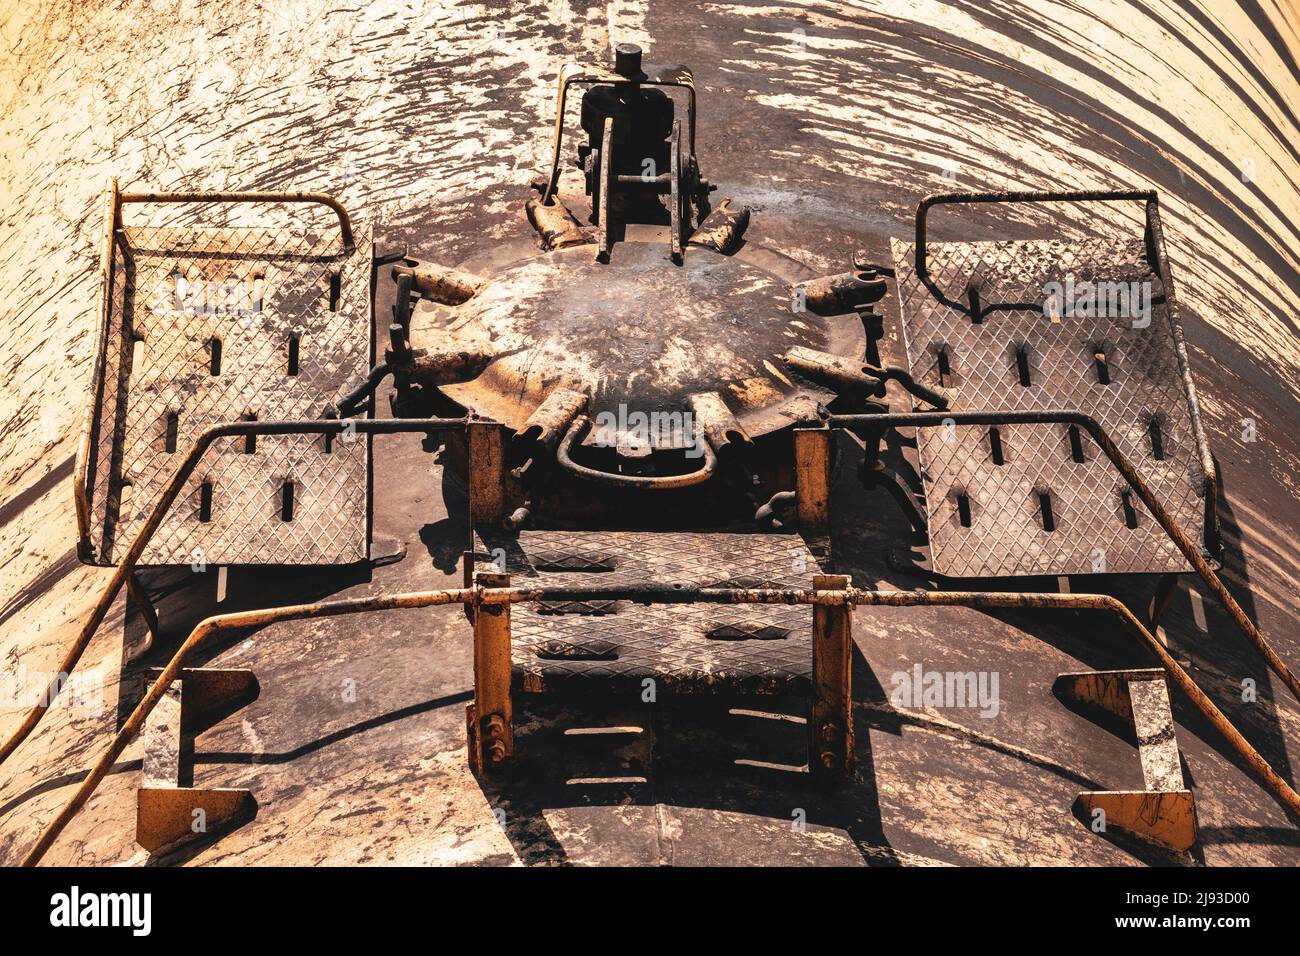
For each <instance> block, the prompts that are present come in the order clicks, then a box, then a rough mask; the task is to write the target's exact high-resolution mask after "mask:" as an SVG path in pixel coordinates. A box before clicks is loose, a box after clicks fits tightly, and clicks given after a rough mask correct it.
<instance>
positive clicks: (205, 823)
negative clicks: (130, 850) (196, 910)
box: [135, 667, 259, 853]
mask: <svg viewBox="0 0 1300 956" xmlns="http://www.w3.org/2000/svg"><path fill="white" fill-rule="evenodd" d="M161 673H162V669H161V668H150V670H149V671H148V674H149V677H150V680H151V681H152V680H156V679H157V678H158V676H159V675H160V674H161ZM258 690H259V687H258V683H257V678H256V677H255V676H254V674H253V672H252V671H250V670H245V669H236V670H226V669H218V668H203V667H196V668H188V667H187V668H184V669H182V671H181V675H180V677H178V678H177V679H176V681H175V682H173V683H172V685H171V686H170V687H169V688H168V689H167V693H166V694H165V695H163V697H162V699H161V700H159V702H158V706H157V707H155V708H154V710H153V711H152V712H151V713H150V714H149V717H148V719H147V720H146V722H145V726H144V760H143V773H142V780H141V786H140V789H139V790H137V791H136V817H135V840H136V842H137V843H138V844H140V846H142V847H144V848H145V849H146V850H148V851H149V852H150V853H158V852H161V851H163V850H169V849H173V848H175V847H178V846H181V845H182V844H185V843H190V842H193V841H196V840H199V839H202V838H204V837H205V836H207V835H208V834H210V833H214V832H224V831H226V830H229V829H230V828H232V827H234V826H237V825H238V824H240V823H243V822H246V821H247V820H249V819H251V818H252V817H253V815H254V814H255V813H256V812H257V800H256V799H255V798H254V797H253V794H252V791H250V790H245V789H237V788H210V787H192V786H189V785H188V784H189V783H190V782H191V779H192V776H193V767H192V766H191V761H190V756H191V748H192V745H193V740H194V737H195V736H197V735H198V734H199V733H201V732H202V731H203V730H205V729H207V728H208V727H210V726H211V725H212V724H214V723H215V722H216V721H218V720H220V719H222V718H223V717H226V716H228V715H229V714H230V713H233V712H234V711H235V710H238V709H239V708H240V707H243V706H244V705H245V704H247V703H249V702H250V701H251V700H253V699H254V698H256V697H257V693H258Z"/></svg>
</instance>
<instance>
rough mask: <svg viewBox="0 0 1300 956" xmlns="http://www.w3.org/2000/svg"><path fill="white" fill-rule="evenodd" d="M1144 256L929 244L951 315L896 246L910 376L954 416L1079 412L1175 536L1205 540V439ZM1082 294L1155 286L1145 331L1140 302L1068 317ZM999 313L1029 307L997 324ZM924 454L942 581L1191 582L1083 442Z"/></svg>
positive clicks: (987, 443) (980, 431)
mask: <svg viewBox="0 0 1300 956" xmlns="http://www.w3.org/2000/svg"><path fill="white" fill-rule="evenodd" d="M1145 248H1146V247H1145V245H1144V243H1143V242H1141V241H1136V240H1134V241H1126V240H1106V241H1097V242H1093V243H1087V244H1071V243H1066V242H1062V241H1056V240H1043V241H1038V240H1035V241H1015V242H949V243H930V244H929V251H928V268H929V274H930V278H931V280H932V281H933V283H934V285H935V287H936V288H937V290H938V292H939V294H940V295H942V296H943V297H944V298H946V299H948V300H951V301H950V302H947V303H945V302H944V301H942V300H941V299H940V298H939V297H937V296H936V295H935V294H934V293H933V292H932V291H931V290H930V289H927V288H926V285H925V284H924V283H923V282H922V281H921V279H920V278H919V277H918V276H917V274H916V270H915V268H914V252H915V250H914V246H913V244H912V243H906V242H902V241H899V240H895V241H894V243H893V254H894V261H895V264H896V271H897V280H898V295H899V300H900V306H901V314H902V323H903V336H904V341H905V344H906V348H907V359H908V365H909V370H910V371H911V373H912V375H913V376H915V377H916V378H917V379H918V380H919V381H921V382H924V383H925V384H927V385H936V386H941V387H943V388H944V389H946V394H948V396H949V397H950V401H951V405H950V407H951V408H952V409H953V410H954V411H984V410H992V409H1014V410H1042V409H1052V408H1073V409H1078V410H1080V411H1083V412H1085V413H1087V414H1089V415H1091V416H1093V417H1094V418H1095V419H1096V420H1097V421H1098V422H1100V423H1101V425H1102V427H1103V428H1104V429H1105V430H1106V432H1107V433H1108V434H1109V435H1110V436H1111V438H1112V439H1113V440H1114V441H1115V443H1116V444H1117V445H1118V446H1119V448H1120V449H1121V451H1122V452H1123V453H1124V455H1125V456H1126V457H1128V459H1129V460H1130V461H1131V462H1133V464H1134V465H1135V466H1136V467H1137V468H1138V470H1139V471H1140V472H1141V473H1142V474H1143V476H1144V477H1145V478H1146V480H1147V482H1148V483H1149V484H1150V486H1151V488H1152V490H1153V491H1154V493H1155V494H1156V496H1157V497H1158V498H1159V499H1160V501H1161V502H1162V503H1163V504H1164V505H1165V507H1166V508H1168V509H1169V511H1170V512H1171V513H1172V514H1173V516H1174V518H1175V520H1176V521H1177V522H1178V523H1179V524H1180V525H1181V526H1182V527H1183V529H1184V530H1185V531H1187V532H1188V534H1189V535H1191V536H1192V538H1193V540H1201V539H1202V538H1203V536H1204V530H1205V511H1204V502H1203V500H1202V495H1201V489H1202V488H1203V487H1204V474H1203V471H1202V468H1201V464H1200V462H1201V460H1202V456H1201V454H1200V451H1199V448H1200V443H1201V442H1203V438H1200V437H1199V436H1198V434H1197V432H1196V429H1195V428H1194V427H1193V416H1192V403H1193V402H1194V400H1195V399H1194V395H1193V394H1192V393H1191V391H1190V388H1191V387H1190V384H1189V382H1190V379H1189V378H1188V377H1186V376H1185V375H1184V367H1183V359H1182V358H1180V355H1179V352H1178V348H1177V341H1176V338H1175V334H1174V328H1173V325H1172V321H1173V319H1172V317H1171V315H1170V312H1169V309H1168V308H1167V306H1166V305H1165V303H1164V295H1163V292H1164V290H1163V288H1162V285H1161V282H1160V279H1159V278H1158V277H1157V276H1156V275H1155V274H1154V273H1153V272H1152V270H1151V268H1150V266H1149V265H1148V264H1147V261H1146V258H1145ZM972 279H974V280H975V282H976V283H977V284H979V285H980V289H979V305H980V312H981V313H982V321H981V322H978V323H977V322H974V321H973V320H972V318H971V315H970V314H969V312H968V311H967V309H968V308H969V294H968V291H967V290H968V287H969V285H970V284H971V282H972ZM981 280H982V281H981ZM1071 280H1072V281H1073V282H1074V283H1075V286H1074V288H1075V292H1076V295H1075V296H1074V297H1068V296H1064V297H1061V298H1060V299H1058V303H1057V304H1058V308H1057V309H1056V310H1053V311H1054V314H1051V315H1050V316H1048V315H1045V314H1044V312H1045V310H1044V308H1043V305H1044V302H1045V300H1046V299H1047V297H1048V296H1047V291H1046V290H1047V289H1048V288H1049V287H1048V283H1052V282H1056V283H1060V284H1061V285H1062V286H1063V287H1065V288H1066V290H1067V291H1068V285H1067V283H1068V282H1070V281H1071ZM1084 282H1089V283H1098V282H1114V283H1124V284H1125V287H1126V288H1129V289H1132V288H1133V286H1131V285H1130V284H1131V283H1139V285H1138V286H1137V288H1138V290H1139V295H1141V288H1142V287H1141V283H1149V286H1148V287H1147V288H1148V289H1149V291H1150V295H1151V308H1150V313H1149V319H1150V321H1149V324H1147V323H1146V322H1145V318H1146V317H1145V316H1144V315H1143V314H1142V313H1143V311H1144V310H1143V309H1142V308H1141V300H1140V299H1139V300H1138V302H1137V303H1136V306H1135V304H1134V302H1133V301H1132V300H1130V301H1129V304H1128V306H1127V307H1125V306H1124V303H1123V300H1121V299H1119V298H1118V297H1115V298H1114V299H1113V300H1110V301H1108V304H1107V306H1106V307H1104V308H1098V309H1093V310H1086V309H1083V308H1081V309H1079V310H1078V312H1076V314H1064V313H1063V312H1062V310H1061V308H1059V306H1061V305H1067V306H1068V305H1069V304H1070V303H1077V304H1079V305H1080V306H1083V305H1085V304H1086V301H1087V299H1086V288H1087V287H1085V286H1081V285H1080V284H1081V283H1084ZM953 303H956V304H955V305H954V304H953ZM1007 304H1020V305H1021V306H1022V307H1021V308H1016V309H1003V308H998V306H1002V305H1007ZM1116 306H1118V307H1116ZM963 307H965V308H963ZM1083 311H1097V312H1101V313H1104V314H1101V315H1087V316H1085V315H1082V314H1078V313H1079V312H1083ZM1022 356H1023V357H1022ZM1103 379H1106V381H1103ZM1023 380H1027V381H1028V383H1029V384H1027V385H1025V384H1022V381H1023ZM1153 422H1154V423H1155V425H1154V427H1153V425H1152V423H1153ZM1153 432H1158V435H1157V436H1156V437H1153ZM995 442H1000V446H1001V447H1000V452H1001V455H1000V457H1001V462H1002V463H1001V464H999V463H997V461H996V460H995V459H996V458H997V457H998V456H997V455H996V454H995V449H994V445H995ZM917 443H918V452H919V456H920V464H921V469H922V480H923V483H924V488H925V496H926V511H927V517H928V521H929V533H930V548H931V558H932V562H933V565H934V569H935V571H936V572H937V573H939V574H944V575H951V576H956V577H998V576H1012V575H1023V574H1054V575H1063V574H1087V573H1099V572H1107V573H1114V572H1180V571H1185V570H1187V569H1188V568H1187V563H1186V561H1185V560H1184V558H1183V556H1182V555H1181V554H1180V553H1179V551H1178V550H1177V548H1176V546H1175V545H1174V544H1173V542H1172V541H1170V540H1169V539H1168V537H1167V536H1166V535H1165V534H1164V532H1163V531H1162V530H1161V528H1160V527H1159V525H1158V524H1156V522H1155V519H1154V518H1153V517H1152V516H1151V514H1150V513H1149V512H1148V511H1147V510H1146V509H1145V508H1144V506H1143V505H1142V503H1141V502H1140V501H1139V500H1138V499H1137V497H1136V496H1135V495H1132V494H1131V493H1130V492H1129V489H1128V485H1127V483H1126V482H1125V481H1124V479H1123V478H1122V477H1121V476H1120V474H1119V473H1118V472H1117V471H1116V470H1115V469H1114V468H1113V466H1112V465H1111V464H1110V462H1109V460H1108V459H1107V458H1106V457H1105V456H1104V455H1103V454H1102V452H1101V450H1100V449H1099V448H1097V446H1096V445H1095V444H1094V443H1093V442H1092V441H1091V439H1090V438H1089V437H1088V435H1087V433H1086V432H1085V433H1082V434H1080V435H1078V437H1077V441H1076V439H1075V437H1074V436H1073V435H1072V434H1071V429H1070V428H1068V427H1067V426H1063V425H1014V426H1002V427H999V428H998V429H997V435H996V438H994V437H993V436H991V435H990V429H989V428H988V427H985V426H948V427H938V428H928V429H920V430H919V432H918V436H917ZM1157 446H1158V449H1157ZM1080 457H1082V459H1083V460H1082V461H1079V460H1078V458H1080ZM1044 496H1046V498H1045V497H1044ZM1044 501H1046V502H1047V503H1048V507H1047V508H1045V507H1044ZM1045 512H1050V516H1049V517H1046V519H1045ZM1045 520H1046V524H1050V525H1052V526H1053V530H1047V527H1046V526H1045Z"/></svg>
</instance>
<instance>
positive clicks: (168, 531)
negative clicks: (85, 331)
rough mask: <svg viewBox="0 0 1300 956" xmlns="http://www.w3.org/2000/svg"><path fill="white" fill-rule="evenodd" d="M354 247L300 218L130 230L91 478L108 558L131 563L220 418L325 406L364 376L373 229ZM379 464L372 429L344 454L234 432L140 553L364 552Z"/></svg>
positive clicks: (317, 557) (111, 320)
mask: <svg viewBox="0 0 1300 956" xmlns="http://www.w3.org/2000/svg"><path fill="white" fill-rule="evenodd" d="M355 248H356V251H355V252H352V253H347V252H345V251H344V250H343V247H342V245H341V243H340V241H339V237H338V233H337V232H333V231H331V230H320V231H316V230H309V229H305V228H298V227H294V228H275V229H249V228H227V229H197V228H184V229H181V228H153V227H149V228H125V229H119V230H118V231H117V241H116V242H115V243H114V268H113V275H112V284H111V290H110V300H109V314H108V320H107V325H106V329H105V335H104V339H103V341H102V342H101V349H103V354H102V355H101V358H100V360H101V361H102V363H103V366H102V367H103V374H102V376H101V379H102V389H101V393H100V394H99V395H96V396H94V401H95V403H96V405H95V409H94V413H93V420H92V424H91V444H90V456H89V462H88V466H87V471H88V474H87V475H86V476H85V487H86V492H87V504H88V512H89V525H90V527H89V529H88V530H89V534H88V537H89V542H88V543H89V546H90V550H91V554H90V557H91V558H92V559H93V560H94V561H96V562H97V563H102V564H114V563H117V562H118V561H120V560H121V558H122V556H123V555H124V553H125V551H126V549H127V548H128V547H130V544H131V542H132V540H133V539H134V537H135V535H136V533H137V532H138V531H139V529H140V527H141V525H142V524H143V522H144V520H145V518H146V517H147V515H148V513H149V511H150V510H151V509H152V508H153V506H154V503H155V502H156V501H157V500H158V497H159V495H160V493H161V490H162V488H163V486H164V484H165V483H166V482H167V480H168V478H169V476H170V475H171V474H172V473H173V472H174V470H175V469H176V467H177V466H178V465H179V464H180V463H181V462H182V460H183V459H184V457H185V455H186V453H187V452H188V450H189V448H190V447H191V445H192V444H193V441H194V439H195V438H196V437H197V435H198V434H199V433H200V432H201V431H202V430H203V429H204V428H206V427H208V426H209V425H212V424H215V423H218V422H228V421H233V420H237V419H240V418H252V417H256V418H257V419H259V420H263V421H267V420H275V419H308V418H318V417H320V416H321V414H322V413H323V412H324V411H325V410H326V409H327V408H328V407H329V406H331V405H332V404H333V403H334V402H335V401H336V400H337V399H338V398H340V397H342V396H343V395H345V394H346V393H347V392H349V391H350V390H352V389H353V388H355V387H356V386H357V385H359V384H360V383H361V382H362V381H364V379H365V377H366V375H367V373H368V371H369V368H370V363H371V317H370V302H369V288H370V249H371V245H370V241H369V237H368V235H358V236H357V241H356V247H355ZM214 342H219V343H220V344H219V346H216V345H214ZM294 342H296V345H295V344H292V343H294ZM217 348H219V350H220V355H219V358H214V349H217ZM291 352H296V355H291ZM294 362H296V367H294V365H293V363H294ZM173 436H174V437H173ZM169 449H171V450H169ZM369 470H370V447H369V441H368V439H365V438H362V437H358V436H355V435H354V436H352V437H351V438H350V439H349V436H347V435H340V436H339V437H337V438H335V439H333V440H332V441H331V442H330V443H329V448H328V450H327V447H326V441H325V439H324V437H323V436H319V435H310V436H309V435H285V436H275V437H271V436H258V437H257V439H256V441H255V443H254V444H253V445H252V446H251V447H250V446H249V445H248V443H247V442H246V440H245V439H243V438H239V439H222V440H219V441H217V442H215V443H214V444H213V446H212V447H211V448H210V449H209V450H208V452H207V454H206V455H205V456H204V458H203V459H202V460H201V461H200V463H199V466H198V468H197V469H196V470H195V472H194V474H193V475H192V476H191V478H190V480H189V482H188V483H187V485H186V487H185V488H184V490H183V491H182V492H181V495H180V497H178V498H177V500H176V502H175V504H174V505H173V506H172V508H171V510H170V511H169V513H168V515H167V517H166V518H165V519H164V521H163V523H162V525H161V526H160V527H159V529H158V531H157V533H156V534H155V535H154V536H153V538H152V540H151V542H150V544H149V545H148V547H147V548H146V549H145V551H144V553H143V555H142V557H141V562H140V563H141V564H151V565H167V564H192V563H194V562H196V561H204V562H206V563H211V564H338V563H347V562H351V561H359V560H362V559H364V558H365V557H366V552H367V536H368V520H369V519H368V515H369V494H370V493H369V484H370V482H369ZM286 483H291V484H292V492H291V494H292V499H293V501H292V510H291V512H286V511H285V510H284V499H285V490H284V489H285V485H286ZM205 484H206V485H208V486H209V487H210V503H209V504H208V505H207V506H206V507H205V506H204V503H203V499H204V498H205V497H207V495H208V493H207V492H205V491H204V490H203V485H205ZM286 514H290V515H291V517H289V518H288V520H286Z"/></svg>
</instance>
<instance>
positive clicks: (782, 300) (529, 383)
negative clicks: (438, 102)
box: [412, 241, 865, 445]
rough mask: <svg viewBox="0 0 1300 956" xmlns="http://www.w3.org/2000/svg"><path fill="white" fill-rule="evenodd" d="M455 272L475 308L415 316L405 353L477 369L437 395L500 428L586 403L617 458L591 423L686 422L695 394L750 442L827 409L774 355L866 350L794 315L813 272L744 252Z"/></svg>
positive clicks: (834, 326)
mask: <svg viewBox="0 0 1300 956" xmlns="http://www.w3.org/2000/svg"><path fill="white" fill-rule="evenodd" d="M465 268H468V269H470V270H472V271H474V272H476V273H479V274H481V275H484V276H485V281H484V285H483V287H482V288H481V290H479V291H478V292H477V294H476V295H475V296H474V297H473V298H471V299H469V300H468V301H467V302H465V303H464V304H461V305H458V306H442V305H434V304H432V303H427V302H422V303H421V304H420V306H419V309H418V311H417V312H416V314H415V316H414V318H413V320H412V339H413V341H416V342H417V343H420V344H428V346H429V348H430V349H431V350H440V351H446V352H451V353H455V354H461V353H468V354H476V355H482V356H483V360H482V361H483V371H482V373H481V374H477V375H475V376H473V377H469V378H468V380H461V381H455V382H439V385H440V387H441V388H442V391H444V392H445V393H446V394H447V395H449V396H451V397H452V398H453V399H454V400H455V401H457V402H459V403H460V404H462V405H464V406H466V407H468V408H471V409H473V410H474V411H475V412H476V413H477V414H479V415H483V416H486V417H490V418H493V419H495V420H496V421H500V422H503V423H505V424H507V425H509V426H510V427H512V428H519V427H521V426H522V425H523V423H524V421H525V420H526V419H527V417H528V415H529V414H530V413H531V412H532V411H533V410H534V409H535V408H536V407H537V406H539V405H540V404H541V403H542V401H543V400H544V399H545V398H546V396H547V395H549V394H551V393H552V392H554V391H555V390H556V389H559V388H569V389H574V390H577V391H581V392H585V393H588V394H589V395H590V396H591V406H590V409H589V411H588V414H589V415H590V416H591V417H592V418H593V419H596V420H597V427H596V428H594V429H593V431H592V433H591V434H590V435H589V436H587V439H586V442H587V443H589V444H595V443H603V444H607V445H618V444H619V441H618V438H617V435H616V434H607V433H606V432H607V429H606V428H605V426H604V425H602V424H600V420H599V418H598V416H600V415H601V414H602V413H606V412H607V413H609V415H610V417H611V418H612V419H613V420H615V421H618V422H620V423H621V422H623V421H625V420H626V419H627V416H628V414H629V413H634V412H645V413H654V412H662V411H670V410H680V409H682V408H685V407H687V406H686V404H685V403H686V399H687V397H688V396H689V395H691V394H693V393H709V392H716V393H717V394H719V395H720V396H722V397H723V399H724V400H725V401H726V403H727V405H728V407H729V408H730V409H731V410H732V412H733V413H734V414H735V416H736V418H737V419H738V420H739V422H740V423H741V424H742V425H743V426H744V428H745V429H746V430H747V432H748V433H749V434H750V435H751V436H752V437H758V436H761V435H764V434H767V433H769V432H772V431H776V430H778V429H780V428H784V427H786V426H788V425H790V424H791V423H792V422H795V421H801V420H804V419H806V418H807V417H809V416H810V415H811V414H813V412H814V405H813V402H814V401H824V402H829V401H830V400H831V399H833V398H834V393H833V392H831V391H828V390H826V389H824V388H820V387H818V386H816V385H815V384H813V383H811V382H806V381H802V380H797V381H796V380H792V379H791V378H790V377H789V375H788V373H787V372H786V371H784V370H783V367H782V365H783V363H782V360H781V356H782V355H784V354H785V353H786V352H787V351H788V350H789V349H791V348H793V347H795V346H800V345H802V346H807V347H809V348H813V349H818V350H823V351H829V352H833V353H835V354H842V355H859V354H861V352H862V350H863V348H864V347H865V345H864V343H865V338H864V333H863V329H862V322H861V320H859V319H858V318H857V316H856V315H854V314H851V313H850V314H847V315H839V316H832V317H823V316H819V315H816V314H814V313H812V312H811V311H806V312H802V313H799V314H792V313H791V292H790V286H791V285H792V284H793V283H794V282H796V281H799V280H801V279H804V278H808V277H809V276H810V275H811V274H812V273H811V270H808V269H807V268H806V267H804V266H801V265H800V264H799V263H796V262H794V261H793V260H790V259H788V258H786V257H784V256H782V255H780V254H778V253H775V252H773V251H771V250H767V249H763V248H762V247H759V246H756V245H752V246H751V247H746V248H745V249H743V250H742V251H741V252H740V253H737V254H736V255H734V256H728V255H723V254H720V253H717V252H714V251H713V250H710V249H707V248H703V247H692V248H691V250H690V252H689V254H688V255H687V256H686V257H685V260H684V262H683V264H682V265H681V266H673V265H672V264H671V263H669V262H668V261H667V259H666V256H665V253H664V250H663V247H662V246H661V245H660V244H657V243H651V242H642V241H627V242H625V243H622V244H620V246H619V249H618V254H617V255H615V256H613V257H612V258H611V260H610V262H609V263H607V264H600V263H597V262H595V261H593V258H592V254H591V247H590V246H577V247H571V248H567V249H558V250H556V251H553V252H550V253H544V254H539V253H538V252H537V250H536V248H535V245H534V244H533V243H531V242H529V243H521V244H517V245H516V246H513V247H512V246H506V247H503V248H501V249H498V250H494V252H493V253H492V254H490V255H489V256H486V257H484V258H483V259H480V260H472V261H471V262H469V263H466V264H465ZM846 311H847V310H846Z"/></svg>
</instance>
